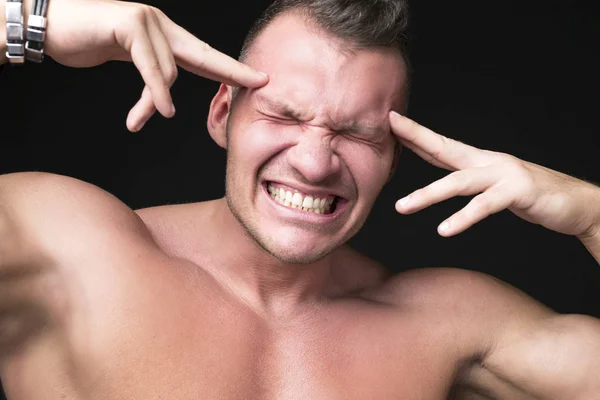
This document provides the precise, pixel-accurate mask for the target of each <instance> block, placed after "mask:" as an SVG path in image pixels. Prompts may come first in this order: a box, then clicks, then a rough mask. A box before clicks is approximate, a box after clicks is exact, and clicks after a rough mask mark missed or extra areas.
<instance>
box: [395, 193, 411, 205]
mask: <svg viewBox="0 0 600 400" xmlns="http://www.w3.org/2000/svg"><path fill="white" fill-rule="evenodd" d="M409 200H410V196H406V197H405V198H403V199H400V201H398V203H399V204H400V205H401V206H403V207H404V206H405V205H407V204H408V202H409Z"/></svg>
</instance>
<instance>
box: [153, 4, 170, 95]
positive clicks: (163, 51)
mask: <svg viewBox="0 0 600 400" xmlns="http://www.w3.org/2000/svg"><path fill="white" fill-rule="evenodd" d="M148 34H149V36H150V40H151V41H152V45H153V47H154V51H155V52H156V56H157V58H158V62H159V63H160V69H161V70H162V73H163V76H164V77H165V80H166V83H167V85H168V86H169V88H170V87H171V86H172V85H173V83H174V82H175V80H176V79H177V63H176V62H175V56H174V55H173V50H172V49H171V45H169V42H168V40H167V38H166V37H165V34H164V33H163V31H162V28H161V26H160V23H159V21H158V17H157V16H156V14H155V13H154V12H153V13H152V14H151V16H150V17H148Z"/></svg>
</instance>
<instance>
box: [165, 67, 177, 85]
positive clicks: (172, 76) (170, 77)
mask: <svg viewBox="0 0 600 400" xmlns="http://www.w3.org/2000/svg"><path fill="white" fill-rule="evenodd" d="M166 75H167V82H168V83H169V85H172V84H173V82H175V80H176V79H177V77H178V76H179V71H178V70H177V66H176V65H171V66H170V67H169V69H168V71H167V73H166Z"/></svg>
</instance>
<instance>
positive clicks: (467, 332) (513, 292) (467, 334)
mask: <svg viewBox="0 0 600 400" xmlns="http://www.w3.org/2000/svg"><path fill="white" fill-rule="evenodd" d="M395 279H396V280H397V283H396V284H393V286H392V287H393V290H391V291H390V293H391V295H390V297H391V298H393V299H394V300H395V301H400V302H402V303H410V304H418V307H420V308H422V310H423V312H427V313H436V315H442V318H445V320H449V321H450V322H449V326H451V327H452V329H451V330H452V331H453V332H454V334H453V336H452V345H456V347H457V348H458V354H459V356H460V357H461V359H460V360H457V361H459V362H460V363H459V365H460V366H461V367H463V370H462V371H460V372H459V374H458V376H457V382H456V384H458V385H462V386H463V387H468V388H471V389H472V390H474V391H476V392H479V393H484V394H488V395H491V396H492V397H498V396H503V397H500V398H511V399H512V398H515V399H516V398H532V397H533V398H540V399H557V400H558V399H561V400H562V399H573V400H588V399H590V400H591V399H597V398H598V395H599V393H600V320H598V319H595V318H593V317H590V316H584V315H562V314H558V313H556V312H554V311H553V310H551V309H550V308H548V307H546V306H545V305H543V304H542V303H540V302H538V301H537V300H535V299H533V298H532V297H530V296H529V295H527V294H526V293H524V292H523V291H521V290H519V289H518V288H516V287H514V286H512V285H510V284H508V283H506V282H503V281H501V280H499V279H497V278H495V277H493V276H491V275H487V274H484V273H480V272H476V271H468V270H461V269H455V268H428V269H424V270H413V271H407V272H405V273H402V274H399V275H398V276H397V277H396V278H395ZM444 316H445V317H444ZM593 396H596V397H593Z"/></svg>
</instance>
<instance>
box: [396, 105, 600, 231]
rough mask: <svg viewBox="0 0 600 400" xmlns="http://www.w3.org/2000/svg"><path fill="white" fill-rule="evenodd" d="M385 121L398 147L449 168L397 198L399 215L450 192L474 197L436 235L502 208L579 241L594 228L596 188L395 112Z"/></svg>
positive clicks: (599, 194)
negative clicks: (434, 179)
mask: <svg viewBox="0 0 600 400" xmlns="http://www.w3.org/2000/svg"><path fill="white" fill-rule="evenodd" d="M390 124H391V128H392V132H393V133H394V135H396V137H397V138H398V140H399V141H400V143H401V144H402V145H403V146H406V147H408V148H409V149H411V150H412V151H414V152H415V153H416V154H417V155H419V156H420V157H421V158H423V159H424V160H425V161H427V162H429V163H431V164H433V165H435V166H437V167H440V168H444V169H446V170H449V171H454V172H452V173H451V174H449V175H447V176H446V177H444V178H442V179H440V180H438V181H436V182H434V183H432V184H430V185H429V186H427V187H424V188H422V189H419V190H417V191H415V192H413V193H411V194H410V195H409V196H407V197H405V198H404V199H402V200H399V201H398V202H397V203H396V209H397V210H398V212H399V213H402V214H411V213H414V212H417V211H420V210H422V209H424V208H426V207H429V206H430V205H432V204H435V203H439V202H440V201H443V200H446V199H449V198H451V197H454V196H471V195H477V196H475V197H474V198H473V199H472V200H471V201H470V202H469V203H468V204H467V206H465V207H464V208H463V209H462V210H460V211H459V212H457V213H455V214H454V215H452V216H451V217H450V218H449V219H447V220H446V221H445V222H444V223H442V224H440V226H439V227H438V232H439V233H440V235H442V236H452V235H455V234H457V233H460V232H462V231H464V230H465V229H468V228H469V227H471V226H472V225H473V224H475V223H477V222H479V221H481V220H482V219H484V218H486V217H487V216H489V215H491V214H494V213H497V212H499V211H502V210H504V209H509V210H510V211H512V212H513V213H514V214H516V215H518V216H519V217H521V218H523V219H524V220H526V221H529V222H532V223H536V224H540V225H543V226H544V227H546V228H548V229H552V230H554V231H557V232H560V233H564V234H569V235H576V236H578V237H579V238H580V239H581V238H586V237H588V236H593V235H595V234H596V232H598V227H599V226H600V188H598V187H596V186H594V185H592V184H590V183H587V182H584V181H581V180H579V179H575V178H573V177H571V176H568V175H565V174H563V173H560V172H557V171H553V170H551V169H548V168H545V167H542V166H539V165H536V164H533V163H530V162H527V161H523V160H520V159H518V158H516V157H513V156H511V155H508V154H504V153H496V152H492V151H487V150H480V149H477V148H475V147H472V146H468V145H466V144H463V143H460V142H458V141H455V140H452V139H449V138H446V137H444V136H441V135H439V134H437V133H435V132H433V131H431V130H429V129H427V128H425V127H423V126H420V125H419V124H417V123H416V122H414V121H412V120H410V119H408V118H405V117H403V116H400V115H398V114H396V113H394V112H392V113H390Z"/></svg>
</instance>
